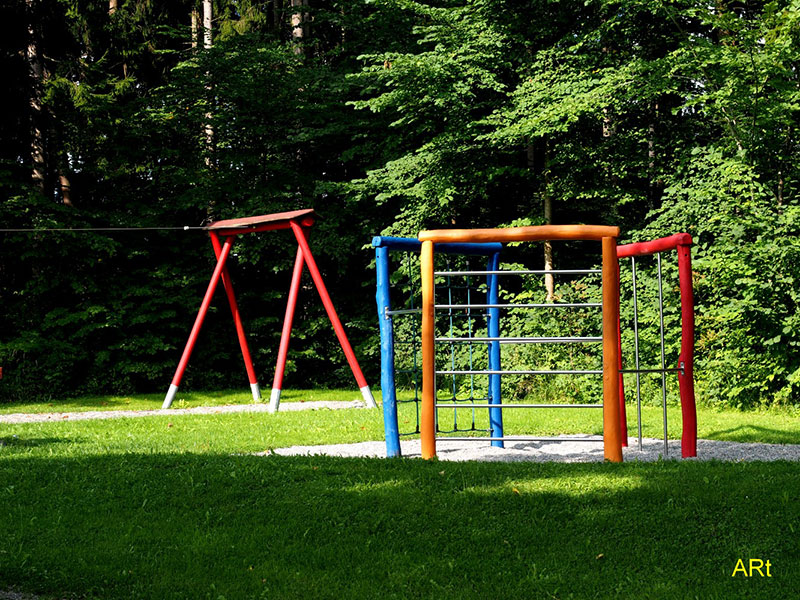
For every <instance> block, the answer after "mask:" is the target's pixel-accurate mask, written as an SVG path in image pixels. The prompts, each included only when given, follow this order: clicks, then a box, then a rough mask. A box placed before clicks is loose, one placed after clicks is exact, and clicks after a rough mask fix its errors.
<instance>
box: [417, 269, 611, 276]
mask: <svg viewBox="0 0 800 600" xmlns="http://www.w3.org/2000/svg"><path fill="white" fill-rule="evenodd" d="M602 272H603V271H602V270H601V269H552V270H550V271H548V270H546V269H534V270H527V269H523V270H514V271H504V270H500V271H434V272H433V274H434V275H446V276H450V277H453V276H468V275H588V274H589V273H602Z"/></svg>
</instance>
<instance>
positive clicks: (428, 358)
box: [420, 242, 436, 458]
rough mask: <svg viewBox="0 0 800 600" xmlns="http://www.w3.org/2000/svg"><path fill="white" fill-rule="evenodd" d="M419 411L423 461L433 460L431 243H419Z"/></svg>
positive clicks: (434, 372) (433, 401)
mask: <svg viewBox="0 0 800 600" xmlns="http://www.w3.org/2000/svg"><path fill="white" fill-rule="evenodd" d="M420 266H421V270H422V272H421V277H422V409H421V411H420V442H421V445H422V458H434V457H435V456H436V407H435V405H434V404H435V402H436V380H435V378H436V364H435V362H436V361H435V355H434V339H433V337H434V329H435V327H434V308H433V301H434V288H433V285H434V284H433V242H422V249H421V251H420Z"/></svg>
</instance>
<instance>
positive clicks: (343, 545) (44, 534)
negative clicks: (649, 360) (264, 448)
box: [0, 454, 800, 600]
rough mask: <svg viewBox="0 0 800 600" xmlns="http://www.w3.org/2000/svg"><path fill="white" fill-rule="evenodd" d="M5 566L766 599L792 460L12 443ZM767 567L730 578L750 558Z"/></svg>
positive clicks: (174, 577) (240, 586) (417, 588)
mask: <svg viewBox="0 0 800 600" xmlns="http://www.w3.org/2000/svg"><path fill="white" fill-rule="evenodd" d="M0 513H2V514H3V515H4V518H3V519H0V584H2V585H6V586H8V585H16V586H19V587H20V588H21V589H25V590H27V591H33V592H45V593H57V594H78V595H79V596H80V597H87V598H106V599H114V598H125V599H127V598H154V599H155V598H158V599H167V598H192V599H195V598H213V599H214V600H218V599H219V598H226V599H227V600H232V599H238V598H259V599H261V598H264V599H267V598H281V599H283V598H336V599H337V600H340V599H342V598H381V599H387V598H437V599H441V598H458V599H461V598H481V599H482V598H490V597H491V598H540V597H541V598H550V597H557V598H568V597H575V598H594V597H598V598H605V597H620V598H622V597H629V596H630V595H631V593H632V592H640V593H643V594H644V595H645V596H646V597H647V598H685V597H687V596H691V597H702V598H732V597H741V596H742V591H743V590H745V588H746V590H747V593H748V594H755V595H757V596H758V597H760V598H786V597H791V596H792V594H793V592H791V590H795V589H797V586H798V584H800V565H798V561H797V560H796V558H797V552H798V544H797V538H796V536H793V535H789V533H788V532H787V530H786V528H787V526H788V524H791V523H797V522H798V518H799V517H800V489H798V487H797V485H796V465H790V464H787V463H769V464H764V463H749V464H744V463H743V464H720V463H715V464H711V463H705V464H704V463H655V464H625V465H606V464H595V465H589V464H581V465H577V464H572V465H563V464H531V463H528V464H486V463H459V464H455V463H443V462H438V461H430V462H424V461H419V460H389V461H387V460H369V459H336V458H330V457H291V458H289V457H277V456H270V457H255V456H227V455H191V454H180V455H156V456H143V455H120V456H101V457H83V458H79V459H66V458H58V459H46V458H17V459H16V460H13V461H11V460H8V461H2V460H0ZM749 557H754V558H762V559H764V560H766V559H769V560H770V561H771V563H772V564H773V565H774V566H773V574H774V577H773V578H771V579H769V580H760V579H759V580H749V581H748V580H740V579H736V578H732V577H731V573H732V571H733V568H734V566H735V563H736V561H737V560H738V559H739V558H745V559H747V558H749Z"/></svg>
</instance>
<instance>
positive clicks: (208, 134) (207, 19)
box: [203, 0, 214, 168]
mask: <svg viewBox="0 0 800 600" xmlns="http://www.w3.org/2000/svg"><path fill="white" fill-rule="evenodd" d="M211 11H212V4H211V0H203V48H205V49H206V50H208V49H209V48H211V19H212V12H211ZM206 77H207V79H208V82H207V83H206V92H207V96H208V102H209V103H210V102H211V98H212V93H211V81H210V76H209V75H208V74H206ZM211 117H212V115H211V112H210V111H209V112H207V113H206V114H205V125H204V126H203V131H204V133H205V140H206V158H205V163H206V167H209V168H211V167H212V165H213V160H212V154H213V151H214V150H213V149H214V126H213V125H212V124H211Z"/></svg>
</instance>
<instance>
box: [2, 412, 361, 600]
mask: <svg viewBox="0 0 800 600" xmlns="http://www.w3.org/2000/svg"><path fill="white" fill-rule="evenodd" d="M268 407H269V404H267V403H263V404H233V405H229V406H197V407H194V408H159V409H155V410H87V411H84V412H54V413H30V414H28V413H14V414H9V415H0V423H43V422H46V421H64V420H69V421H81V420H84V419H119V418H123V417H129V418H131V417H152V416H158V415H169V416H175V415H216V414H223V413H241V412H268V411H267V408H268ZM341 408H366V405H365V404H364V403H363V402H362V401H360V400H353V401H352V402H337V401H333V400H320V401H315V402H283V403H282V404H281V405H280V406H279V407H278V411H279V412H291V411H295V410H325V409H328V410H336V409H341ZM0 600H2V598H0Z"/></svg>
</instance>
